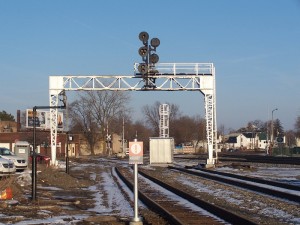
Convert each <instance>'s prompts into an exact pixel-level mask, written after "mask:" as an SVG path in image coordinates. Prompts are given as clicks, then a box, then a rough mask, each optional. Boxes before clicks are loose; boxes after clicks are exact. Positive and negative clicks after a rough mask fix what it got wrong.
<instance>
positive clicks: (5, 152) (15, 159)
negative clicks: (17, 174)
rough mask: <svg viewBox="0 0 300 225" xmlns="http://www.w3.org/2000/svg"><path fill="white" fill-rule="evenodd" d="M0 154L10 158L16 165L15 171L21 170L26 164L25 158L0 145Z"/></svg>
mask: <svg viewBox="0 0 300 225" xmlns="http://www.w3.org/2000/svg"><path fill="white" fill-rule="evenodd" d="M0 156H1V157H2V158H4V159H8V160H11V161H12V162H13V163H14V164H15V167H16V170H17V171H23V170H25V169H26V168H27V166H28V162H27V160H26V159H25V158H22V157H19V156H16V155H15V154H14V153H13V152H12V151H10V150H9V149H8V148H3V147H0Z"/></svg>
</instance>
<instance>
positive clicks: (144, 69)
mask: <svg viewBox="0 0 300 225" xmlns="http://www.w3.org/2000/svg"><path fill="white" fill-rule="evenodd" d="M138 71H139V72H140V73H141V74H142V75H145V74H147V73H148V65H147V64H146V63H140V64H139V66H138Z"/></svg>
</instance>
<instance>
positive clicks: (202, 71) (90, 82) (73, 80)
mask: <svg viewBox="0 0 300 225" xmlns="http://www.w3.org/2000/svg"><path fill="white" fill-rule="evenodd" d="M138 65H139V63H135V64H134V75H129V76H124V75H99V76H98V75H95V76H72V75H67V76H50V77H49V95H50V106H58V101H59V99H58V97H59V95H61V94H62V93H65V91H91V90H94V91H200V92H201V93H202V94H203V95H204V102H205V119H206V131H207V143H208V159H207V164H208V165H214V163H215V159H214V158H213V146H214V145H215V149H217V148H216V90H215V68H214V65H213V64H212V63H157V64H155V67H154V68H152V69H153V71H155V73H153V74H147V75H145V74H141V73H139V71H138ZM145 83H146V84H147V85H145ZM57 113H58V110H57V109H51V110H50V129H51V160H52V164H55V163H56V140H57Z"/></svg>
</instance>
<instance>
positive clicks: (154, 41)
mask: <svg viewBox="0 0 300 225" xmlns="http://www.w3.org/2000/svg"><path fill="white" fill-rule="evenodd" d="M159 45H160V40H159V39H158V38H152V39H151V46H152V47H154V48H156V47H158V46H159Z"/></svg>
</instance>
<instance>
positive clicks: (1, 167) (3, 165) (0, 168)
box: [0, 156, 16, 177]
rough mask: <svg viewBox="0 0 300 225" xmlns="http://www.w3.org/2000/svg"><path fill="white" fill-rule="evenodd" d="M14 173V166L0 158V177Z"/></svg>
mask: <svg viewBox="0 0 300 225" xmlns="http://www.w3.org/2000/svg"><path fill="white" fill-rule="evenodd" d="M15 172H16V167H15V164H14V163H13V162H12V161H10V160H8V159H4V158H2V157H1V156H0V177H2V176H4V175H7V174H13V173H15Z"/></svg>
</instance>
